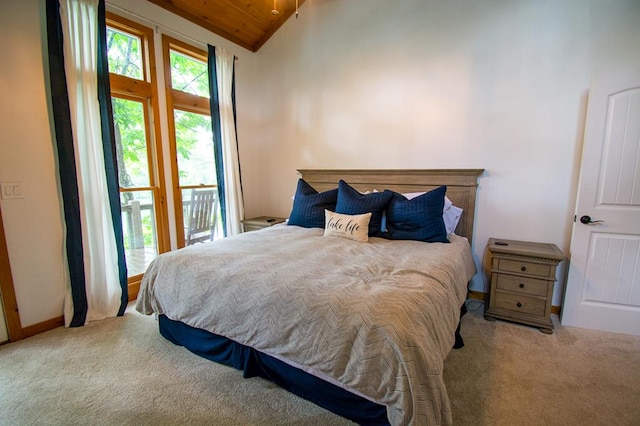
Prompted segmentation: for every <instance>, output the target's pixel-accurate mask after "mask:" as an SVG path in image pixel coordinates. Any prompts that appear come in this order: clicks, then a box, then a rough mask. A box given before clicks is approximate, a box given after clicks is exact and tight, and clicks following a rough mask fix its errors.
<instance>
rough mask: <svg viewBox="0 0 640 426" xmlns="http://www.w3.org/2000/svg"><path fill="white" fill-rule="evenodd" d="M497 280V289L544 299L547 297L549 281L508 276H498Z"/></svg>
mask: <svg viewBox="0 0 640 426" xmlns="http://www.w3.org/2000/svg"><path fill="white" fill-rule="evenodd" d="M495 279H496V288H497V289H499V290H508V291H513V292H516V293H522V294H531V295H533V296H542V297H545V296H546V295H547V287H548V281H544V280H537V279H535V278H526V277H519V276H517V275H508V274H496V277H495Z"/></svg>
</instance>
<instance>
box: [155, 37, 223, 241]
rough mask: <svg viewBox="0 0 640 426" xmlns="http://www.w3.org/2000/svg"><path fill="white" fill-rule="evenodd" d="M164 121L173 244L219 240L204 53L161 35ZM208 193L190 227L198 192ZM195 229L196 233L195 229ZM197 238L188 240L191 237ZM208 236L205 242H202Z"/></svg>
mask: <svg viewBox="0 0 640 426" xmlns="http://www.w3.org/2000/svg"><path fill="white" fill-rule="evenodd" d="M163 57H164V64H165V75H166V87H167V109H168V110H167V116H168V122H169V141H170V147H171V148H170V149H171V154H170V155H171V156H172V158H173V159H174V160H175V161H172V162H171V164H172V167H173V168H172V176H173V184H174V187H173V194H174V198H175V207H174V210H175V215H176V223H181V224H182V225H183V226H182V227H180V226H178V227H177V230H176V231H177V232H176V233H177V238H178V245H179V246H180V247H182V246H184V245H188V244H189V243H190V242H191V241H203V240H204V241H206V240H213V239H215V238H217V237H219V236H221V235H222V230H221V226H222V225H221V219H220V214H219V204H218V203H217V202H216V200H217V192H216V188H217V184H216V172H215V170H216V169H215V161H214V148H213V135H212V132H211V113H210V106H209V76H208V69H207V54H206V52H204V51H202V50H199V49H196V48H194V47H192V46H189V45H187V44H185V43H182V42H180V41H178V40H175V39H173V38H171V37H168V36H163ZM202 191H204V192H213V200H212V201H210V203H211V204H210V205H208V206H206V208H205V213H204V214H205V215H206V216H207V217H206V218H205V220H204V222H205V225H203V226H204V227H206V228H207V230H206V231H204V230H203V228H202V227H194V223H193V222H194V220H195V217H196V216H198V214H197V212H196V210H195V209H196V208H197V204H196V200H197V199H198V192H202ZM195 228H199V229H195ZM194 232H200V233H203V234H205V235H204V236H202V235H200V238H197V239H193V238H192V237H193V235H192V234H193V233H194ZM207 237H208V238H207Z"/></svg>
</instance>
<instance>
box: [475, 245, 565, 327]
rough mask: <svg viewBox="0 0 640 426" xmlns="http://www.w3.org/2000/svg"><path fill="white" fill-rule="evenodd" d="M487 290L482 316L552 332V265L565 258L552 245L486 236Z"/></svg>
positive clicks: (553, 270) (554, 273)
mask: <svg viewBox="0 0 640 426" xmlns="http://www.w3.org/2000/svg"><path fill="white" fill-rule="evenodd" d="M487 251H488V254H489V256H490V259H489V260H490V265H491V266H490V268H491V270H490V273H491V289H490V292H489V301H488V303H486V304H485V313H484V317H485V318H486V319H487V320H490V321H494V320H495V319H496V318H498V319H503V320H508V321H514V322H519V323H522V324H528V325H532V326H535V327H538V328H539V329H540V331H541V332H543V333H546V334H551V333H553V322H551V299H552V297H553V285H554V283H555V281H556V267H557V266H558V264H559V263H560V262H562V261H563V260H565V259H566V257H565V255H564V253H562V251H560V249H559V248H558V247H556V246H555V245H554V244H543V243H530V242H526V241H513V240H504V239H499V238H490V239H489V243H488V245H487Z"/></svg>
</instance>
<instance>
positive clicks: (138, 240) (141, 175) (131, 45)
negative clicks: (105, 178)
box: [107, 14, 169, 298]
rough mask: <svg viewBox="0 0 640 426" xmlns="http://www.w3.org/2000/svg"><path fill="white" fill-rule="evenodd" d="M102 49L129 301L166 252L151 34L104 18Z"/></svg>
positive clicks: (163, 197)
mask: <svg viewBox="0 0 640 426" xmlns="http://www.w3.org/2000/svg"><path fill="white" fill-rule="evenodd" d="M107 49H108V58H109V76H110V84H111V96H112V105H113V120H114V128H115V139H116V156H117V162H118V174H119V179H120V202H121V209H122V223H123V232H124V245H125V253H126V259H127V269H128V271H129V295H130V298H135V296H136V294H137V287H138V286H139V282H140V279H141V278H142V274H143V273H144V271H145V270H146V268H147V266H148V265H149V263H150V262H151V261H152V260H153V259H154V258H155V257H156V256H157V255H158V253H162V252H165V251H167V250H168V249H169V238H168V236H169V235H168V221H167V212H166V205H165V190H164V186H163V182H164V173H163V170H162V167H161V164H162V152H161V149H160V143H159V140H158V139H157V138H156V137H155V136H156V135H158V134H159V133H160V132H159V131H158V128H157V123H159V119H158V116H157V114H158V97H157V90H156V84H157V82H156V76H155V73H154V69H155V65H154V60H153V56H152V55H150V52H153V32H152V31H151V30H150V29H148V28H145V27H143V26H141V25H138V24H136V23H134V22H131V21H128V20H125V19H123V18H120V17H117V16H115V15H112V14H108V15H107Z"/></svg>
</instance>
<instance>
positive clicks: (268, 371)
mask: <svg viewBox="0 0 640 426" xmlns="http://www.w3.org/2000/svg"><path fill="white" fill-rule="evenodd" d="M466 312H467V309H466V306H465V305H464V304H463V305H462V307H461V308H460V318H462V316H463V315H464V314H465V313H466ZM158 323H159V327H160V334H161V335H162V336H163V337H164V338H165V339H167V340H169V341H170V342H172V343H174V344H176V345H180V346H184V347H185V348H186V349H188V350H189V351H191V352H193V353H194V354H196V355H199V356H201V357H203V358H207V359H209V360H211V361H214V362H217V363H219V364H224V365H228V366H230V367H233V368H236V369H238V370H242V371H243V372H244V374H243V377H244V378H250V377H256V376H257V377H262V378H264V379H267V380H270V381H272V382H273V383H275V384H277V385H278V386H280V387H281V388H283V389H286V390H287V391H289V392H291V393H293V394H295V395H297V396H299V397H301V398H304V399H306V400H308V401H311V402H313V403H314V404H316V405H318V406H320V407H322V408H324V409H326V410H329V411H331V412H333V413H335V414H337V415H339V416H342V417H344V418H346V419H349V420H351V421H354V422H356V423H358V424H361V425H372V426H373V425H389V420H388V419H387V410H386V407H385V406H384V405H380V404H376V403H375V402H372V401H369V400H368V399H365V398H363V397H361V396H358V395H355V394H353V393H351V392H349V391H347V390H345V389H343V388H341V387H338V386H336V385H334V384H331V383H328V382H326V381H324V380H322V379H319V378H317V377H315V376H313V375H311V374H309V373H306V372H304V371H302V370H300V369H298V368H295V367H292V366H291V365H289V364H286V363H285V362H283V361H280V360H278V359H276V358H274V357H271V356H269V355H266V354H264V353H262V352H259V351H256V350H255V349H252V348H250V347H248V346H245V345H242V344H240V343H237V342H234V341H232V340H229V339H227V338H226V337H222V336H219V335H216V334H214V333H211V332H209V331H206V330H202V329H199V328H194V327H191V326H189V325H187V324H184V323H182V322H180V321H174V320H172V319H170V318H167V317H166V316H165V315H160V316H159V317H158ZM463 346H464V342H463V340H462V336H461V335H460V324H458V329H457V330H456V336H455V345H454V348H455V349H458V348H461V347H463Z"/></svg>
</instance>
